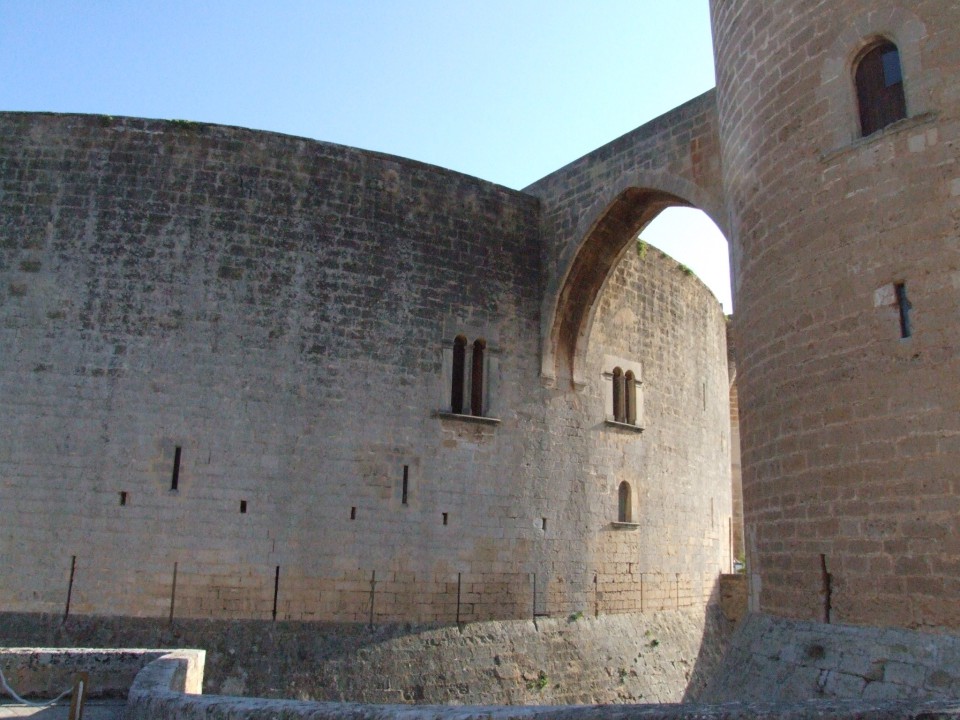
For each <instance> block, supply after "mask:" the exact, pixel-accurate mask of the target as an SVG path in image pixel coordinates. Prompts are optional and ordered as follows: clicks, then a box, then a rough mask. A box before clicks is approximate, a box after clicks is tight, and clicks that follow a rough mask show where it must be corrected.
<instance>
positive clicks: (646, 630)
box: [0, 611, 731, 705]
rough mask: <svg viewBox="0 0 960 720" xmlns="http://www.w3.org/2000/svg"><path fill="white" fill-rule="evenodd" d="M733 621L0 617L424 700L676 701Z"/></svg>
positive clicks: (241, 671)
mask: <svg viewBox="0 0 960 720" xmlns="http://www.w3.org/2000/svg"><path fill="white" fill-rule="evenodd" d="M730 631H731V626H730V625H729V623H728V622H727V621H726V620H724V619H723V618H722V616H720V615H719V614H718V613H716V612H712V613H711V614H710V615H708V616H704V615H703V613H702V612H701V613H699V614H698V613H694V612H684V611H681V612H677V611H663V612H655V613H645V614H639V613H635V614H627V615H616V616H601V617H599V618H594V617H590V616H585V617H579V618H576V619H574V618H572V617H570V618H556V619H549V618H544V619H538V620H537V623H536V624H534V623H533V622H532V621H506V622H482V623H471V624H468V625H465V626H463V627H462V628H457V627H442V628H425V627H416V626H410V625H384V626H377V627H375V628H374V629H372V630H371V629H368V628H366V627H365V626H363V625H347V624H340V625H337V624H320V623H295V622H278V623H270V622H253V621H231V622H226V621H220V622H210V621H208V622H202V621H177V622H176V623H174V624H173V625H167V624H166V623H165V622H158V621H154V620H137V619H132V618H129V619H106V618H75V619H71V620H70V621H68V622H67V623H66V624H65V625H60V624H59V620H58V619H56V618H49V619H48V620H47V622H43V621H42V619H41V618H37V617H35V616H14V615H3V616H0V637H4V638H5V639H7V638H10V639H12V640H13V641H17V640H19V639H20V638H22V637H30V638H38V639H39V640H40V641H42V642H44V644H46V645H49V646H57V645H63V646H77V645H80V646H82V645H85V644H94V643H95V644H97V645H100V646H104V647H109V646H111V645H113V646H122V645H141V646H144V647H155V646H158V645H164V646H166V647H181V648H189V647H200V648H204V649H205V650H206V653H207V655H206V668H205V673H204V690H205V692H207V693H212V694H230V695H245V696H261V697H273V698H298V699H313V700H347V701H362V702H375V703H389V702H403V703H419V704H423V703H456V704H465V703H466V704H521V705H523V704H565V703H573V704H576V703H623V702H678V701H680V700H682V699H684V698H692V697H696V696H697V695H698V693H699V692H700V691H701V690H702V688H703V687H704V686H705V684H706V682H707V679H708V677H709V676H710V674H711V673H712V672H713V670H714V668H716V666H717V665H718V664H719V662H720V657H721V655H722V652H723V648H724V644H725V641H726V639H727V638H728V637H729V633H730ZM0 658H2V656H0ZM130 679H131V678H129V677H128V678H127V682H128V683H129V681H130Z"/></svg>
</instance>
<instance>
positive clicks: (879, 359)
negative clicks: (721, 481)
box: [711, 0, 960, 629]
mask: <svg viewBox="0 0 960 720" xmlns="http://www.w3.org/2000/svg"><path fill="white" fill-rule="evenodd" d="M711 14H712V21H713V32H714V38H715V54H716V66H717V93H718V103H719V116H720V136H721V148H722V162H723V167H724V170H723V171H724V184H725V193H726V198H727V212H728V214H729V228H730V231H731V235H732V237H731V238H730V240H731V243H732V253H733V268H734V270H733V271H734V284H735V294H736V300H737V310H736V315H735V327H734V332H735V335H736V337H737V349H738V353H739V357H738V358H737V360H738V371H739V376H738V379H739V391H740V410H741V423H742V426H741V432H742V444H743V491H744V505H745V507H744V510H745V521H746V525H747V554H748V566H749V572H750V574H751V603H752V607H753V609H755V610H760V611H763V612H770V613H774V614H778V615H784V616H789V617H797V618H805V619H813V620H827V621H832V622H851V623H862V624H879V625H897V626H903V627H924V628H936V627H942V628H954V629H956V628H958V627H960V513H958V510H960V355H958V348H960V230H958V228H960V162H958V145H957V144H958V142H960V40H958V36H957V33H956V28H957V27H960V4H958V3H956V2H942V1H941V0H923V1H921V0H918V1H915V2H890V1H887V0H869V1H867V0H831V1H822V2H817V3H812V2H808V0H778V2H769V3H767V2H763V3H760V2H755V1H754V0H711Z"/></svg>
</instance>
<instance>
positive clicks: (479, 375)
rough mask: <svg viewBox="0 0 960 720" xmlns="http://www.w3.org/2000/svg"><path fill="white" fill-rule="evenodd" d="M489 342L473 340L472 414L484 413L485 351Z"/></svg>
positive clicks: (471, 375)
mask: <svg viewBox="0 0 960 720" xmlns="http://www.w3.org/2000/svg"><path fill="white" fill-rule="evenodd" d="M486 347H487V343H486V342H485V341H484V340H481V339H477V340H474V342H473V368H472V372H471V374H470V414H471V415H477V416H480V415H483V351H484V350H485V349H486Z"/></svg>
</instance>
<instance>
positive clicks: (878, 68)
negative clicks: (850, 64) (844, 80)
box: [854, 40, 907, 137]
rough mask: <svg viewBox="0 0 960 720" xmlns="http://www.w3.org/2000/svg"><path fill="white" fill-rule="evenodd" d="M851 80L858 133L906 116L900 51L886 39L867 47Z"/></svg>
mask: <svg viewBox="0 0 960 720" xmlns="http://www.w3.org/2000/svg"><path fill="white" fill-rule="evenodd" d="M854 80H855V83H856V86H857V104H858V105H859V109H860V133H861V134H862V135H863V136H864V137H866V136H867V135H872V134H873V133H875V132H877V131H878V130H882V129H883V128H885V127H886V126H887V125H891V124H893V123H895V122H896V121H897V120H902V119H903V118H905V117H906V116H907V103H906V99H905V97H904V94H903V73H902V72H901V69H900V52H899V51H898V50H897V46H896V45H894V44H893V43H892V42H890V41H889V40H883V41H880V42H878V43H875V44H874V45H870V46H868V47H867V49H866V52H865V53H864V54H863V56H862V57H861V58H860V60H859V61H858V62H857V67H856V72H855V76H854Z"/></svg>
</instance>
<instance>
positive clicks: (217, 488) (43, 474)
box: [0, 113, 729, 623]
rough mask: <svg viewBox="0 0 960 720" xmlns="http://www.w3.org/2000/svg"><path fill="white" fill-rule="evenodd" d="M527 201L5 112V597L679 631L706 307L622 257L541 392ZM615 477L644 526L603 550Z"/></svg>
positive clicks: (135, 126)
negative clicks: (637, 411)
mask: <svg viewBox="0 0 960 720" xmlns="http://www.w3.org/2000/svg"><path fill="white" fill-rule="evenodd" d="M539 207H540V206H539V202H538V200H537V199H536V198H534V197H532V196H529V195H526V194H523V193H519V192H514V191H510V190H507V189H505V188H502V187H498V186H495V185H492V184H490V183H486V182H483V181H480V180H477V179H474V178H469V177H465V176H463V175H459V174H457V173H453V172H450V171H446V170H442V169H440V168H436V167H432V166H427V165H423V164H420V163H415V162H412V161H408V160H403V159H399V158H394V157H389V156H385V155H380V154H376V153H369V152H364V151H360V150H356V149H352V148H344V147H339V146H333V145H329V144H324V143H317V142H313V141H308V140H304V139H300V138H293V137H286V136H280V135H274V134H269V133H260V132H252V131H248V130H242V129H238V128H227V127H218V126H210V125H200V124H195V123H186V122H177V121H174V122H165V121H150V120H137V119H124V118H121V119H114V118H107V117H97V116H60V115H42V114H21V113H7V114H2V115H0V342H2V343H3V346H4V347H6V348H8V349H10V348H15V350H14V351H11V352H4V353H3V354H2V355H0V358H2V360H0V382H2V384H3V393H2V397H0V400H2V404H3V412H4V417H5V422H4V423H3V426H2V429H0V440H2V442H0V472H2V478H3V482H2V484H0V505H2V506H3V507H4V508H5V510H6V518H7V520H6V521H5V522H4V525H3V528H2V529H0V558H2V563H3V567H4V573H5V575H6V576H8V577H16V578H18V581H17V582H16V583H3V584H0V604H2V605H3V607H4V608H5V609H7V610H13V611H26V612H50V613H64V614H77V613H79V614H116V615H137V616H152V617H173V618H261V619H270V618H274V617H275V618H277V619H296V620H334V621H346V622H364V623H367V622H373V623H381V622H388V621H397V620H400V621H418V622H420V621H427V622H441V623H452V622H455V621H457V620H460V621H461V622H465V621H472V620H478V619H485V618H528V617H530V615H531V614H534V613H536V614H538V615H540V614H551V615H554V616H566V615H568V614H571V613H576V612H583V613H586V614H590V613H595V614H606V613H612V612H625V611H631V610H656V609H660V608H677V607H685V606H702V604H703V603H704V601H705V599H706V598H707V597H708V596H709V594H710V592H711V590H712V588H713V584H714V581H715V579H716V575H717V573H718V572H719V571H720V570H721V569H726V568H727V567H729V550H728V543H727V541H726V532H727V531H726V525H725V523H726V522H727V520H726V518H727V517H728V516H729V460H728V453H729V450H728V442H729V429H728V425H727V411H726V409H725V403H726V399H725V398H726V383H725V382H723V383H721V382H720V381H719V379H720V378H721V377H722V378H724V379H725V378H726V352H725V349H724V344H723V318H722V315H721V314H720V312H719V306H718V305H717V303H716V301H715V300H714V299H713V298H712V297H711V296H710V295H709V293H707V292H706V290H705V289H704V288H703V287H702V286H701V285H700V284H699V283H698V282H697V281H696V280H695V279H693V278H690V277H687V276H686V275H684V274H683V273H682V272H680V271H678V270H677V268H676V264H675V263H674V262H673V261H671V260H667V259H662V258H659V256H655V255H651V256H649V257H648V258H647V259H646V260H644V261H643V262H641V260H640V258H638V257H637V256H636V253H634V255H633V256H631V257H630V258H629V260H627V259H625V262H628V263H633V264H632V265H631V264H627V265H623V268H624V269H623V270H622V271H621V270H617V271H616V273H615V275H614V276H613V277H612V279H611V281H610V282H609V283H608V284H607V287H606V288H605V289H604V290H603V292H602V294H601V297H600V300H599V301H598V308H599V309H598V310H597V313H598V318H601V319H600V320H598V322H599V326H598V327H599V328H600V329H599V330H596V331H595V332H594V333H593V334H592V336H591V340H590V353H591V357H593V358H595V359H597V360H595V361H591V362H594V365H593V366H592V367H594V374H595V378H594V381H593V382H594V383H595V384H594V385H591V387H590V389H589V391H588V392H585V393H582V392H581V393H572V392H570V391H568V390H558V389H555V388H548V387H543V386H542V385H541V381H540V376H539V373H540V359H539V358H540V355H539V352H540V348H539V337H540V334H541V333H540V327H539V322H540V307H541V303H542V297H541V292H542V287H541V286H542V273H541V268H540V262H541V238H540V234H541V225H540V209H539ZM637 263H640V264H639V265H637ZM624 308H627V309H628V310H629V312H628V313H627V314H630V313H632V319H631V318H626V316H622V317H621V315H622V313H623V312H624ZM603 318H607V319H603ZM624 318H626V319H624ZM611 323H612V325H611ZM631 326H632V327H633V328H634V330H635V331H636V337H633V336H632V335H630V333H629V332H626V331H624V330H623V329H624V328H626V329H629V328H630V327H631ZM611 327H616V328H620V330H616V331H613V330H611V329H610V328H611ZM458 336H462V337H463V338H465V339H466V340H467V343H468V344H469V345H468V347H470V348H472V344H473V343H474V341H475V340H482V341H483V344H484V353H483V358H482V361H481V362H480V367H481V368H482V375H483V392H482V393H480V395H481V396H482V401H483V408H482V413H483V415H484V416H485V417H483V418H468V417H463V416H456V415H454V414H452V413H451V412H450V411H451V410H452V409H453V408H452V407H451V390H450V388H451V378H452V372H453V371H452V363H453V362H454V361H453V357H454V344H455V341H456V338H457V337H458ZM665 348H668V349H669V352H665ZM607 356H610V357H615V358H625V359H627V360H629V361H630V362H635V363H637V364H639V365H641V366H642V367H644V368H646V369H645V370H644V377H643V385H642V395H643V399H644V402H645V403H646V405H645V407H644V416H643V423H644V426H645V431H644V432H643V433H642V434H640V433H637V432H635V431H631V430H629V429H627V430H624V429H623V428H618V427H615V426H609V425H607V424H606V423H605V419H606V415H605V410H604V405H603V402H604V395H605V394H606V392H607V391H606V390H605V389H604V387H603V385H602V383H603V382H604V381H603V379H602V377H601V375H600V373H601V372H602V371H603V368H602V367H601V365H602V366H603V367H605V365H604V363H603V361H601V360H599V359H600V358H604V357H607ZM597 363H599V364H597ZM471 368H472V360H471V363H470V364H469V365H468V367H467V371H466V372H467V375H468V376H471V377H472V374H471V373H472V371H471ZM467 389H468V392H467V393H466V397H467V402H468V403H469V401H470V399H471V396H472V393H471V392H469V389H470V388H467ZM701 407H703V408H704V409H703V410H697V411H696V412H697V415H696V417H697V424H696V426H695V427H689V426H688V425H689V423H684V422H682V420H683V418H685V417H689V416H690V415H691V413H694V409H695V408H701ZM625 479H626V480H628V481H629V482H631V483H632V486H633V493H634V494H633V497H634V499H635V512H636V520H637V521H638V522H639V524H640V526H641V527H640V528H639V529H632V528H626V529H621V528H614V527H613V526H612V525H611V523H612V522H613V521H615V520H616V519H617V511H618V509H617V494H616V491H617V488H618V487H619V483H620V482H622V481H624V480H625ZM708 498H709V499H715V500H716V504H715V505H714V506H712V507H710V506H709V504H708ZM724 503H726V505H724Z"/></svg>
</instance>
